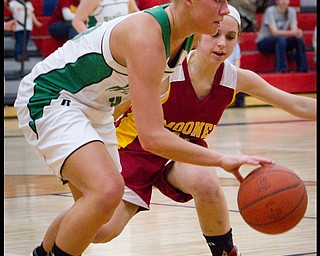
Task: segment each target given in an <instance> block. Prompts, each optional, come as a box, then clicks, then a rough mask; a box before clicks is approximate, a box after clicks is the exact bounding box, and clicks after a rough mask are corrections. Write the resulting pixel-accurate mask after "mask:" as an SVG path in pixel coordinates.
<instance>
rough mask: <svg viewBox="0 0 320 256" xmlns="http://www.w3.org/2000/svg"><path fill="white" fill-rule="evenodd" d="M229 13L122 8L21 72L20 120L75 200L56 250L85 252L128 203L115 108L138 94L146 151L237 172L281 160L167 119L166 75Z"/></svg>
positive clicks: (203, 0)
mask: <svg viewBox="0 0 320 256" xmlns="http://www.w3.org/2000/svg"><path fill="white" fill-rule="evenodd" d="M228 13H229V9H228V6H227V1H226V0H214V1H213V0H199V1H190V0H174V1H173V2H172V4H170V5H168V6H159V7H156V8H152V9H149V10H145V11H143V12H137V13H133V14H130V15H125V16H121V17H118V18H116V19H113V20H111V21H109V22H105V23H102V24H101V25H100V26H95V27H93V28H92V29H89V30H86V31H85V32H83V33H82V34H79V35H78V36H76V37H74V38H73V39H72V40H69V41H68V42H66V43H65V44H64V45H63V46H62V47H61V48H59V49H57V50H56V51H55V52H54V53H52V54H51V55H49V56H48V57H47V58H46V59H44V60H43V61H41V62H39V63H37V64H36V65H35V67H34V68H33V69H32V71H31V73H30V74H28V75H26V76H25V77H24V78H23V79H22V81H21V83H20V85H19V89H18V94H17V99H16V102H15V108H16V110H17V117H18V120H19V126H20V127H21V128H22V130H23V132H24V134H25V137H26V139H27V141H28V142H29V143H30V144H32V145H34V146H35V148H36V150H37V151H38V152H39V153H40V155H41V156H42V157H43V159H44V160H45V162H46V163H47V165H48V167H49V168H50V169H51V170H52V171H53V172H54V173H55V175H56V176H57V177H58V178H59V179H60V180H61V181H62V182H63V183H65V182H68V184H69V187H70V189H71V191H72V194H73V197H74V199H75V203H74V205H73V206H72V207H71V208H70V209H69V211H68V212H67V213H66V214H65V215H64V216H63V219H62V221H61V224H60V225H59V226H58V228H57V229H58V230H57V232H56V236H55V242H54V245H53V246H52V249H51V250H50V252H49V254H51V255H55V256H59V255H80V254H82V253H83V252H84V250H85V249H86V248H87V247H88V245H89V244H90V243H91V242H92V241H93V239H94V237H95V235H96V234H97V232H98V231H99V229H100V228H101V226H102V225H103V224H104V223H106V222H108V220H110V218H111V217H112V215H113V213H114V211H115V209H116V208H117V206H118V204H119V203H120V201H121V198H122V196H123V193H124V181H123V178H122V176H121V174H120V172H121V166H120V162H119V155H118V151H117V146H118V145H117V139H116V136H115V127H114V123H113V122H114V119H113V116H112V114H113V110H114V107H115V106H116V105H118V104H121V103H122V102H124V101H126V100H127V99H128V98H129V97H130V100H131V104H132V108H133V110H134V111H135V122H136V128H137V132H138V134H139V137H140V142H141V145H142V147H143V148H144V149H145V150H147V151H150V152H152V153H154V154H157V155H159V156H162V157H165V158H168V159H172V160H174V161H179V162H186V163H190V164H195V165H203V166H219V167H221V168H223V169H224V170H226V171H228V172H230V173H232V174H234V175H235V176H236V177H237V178H238V179H241V178H240V177H241V175H240V173H239V168H240V167H241V166H242V165H243V164H250V165H265V164H271V163H273V161H272V160H269V159H267V158H264V157H259V156H246V155H227V154H221V153H219V152H216V151H214V150H211V149H208V148H204V147H202V146H198V145H195V144H193V143H190V142H188V141H185V140H183V139H182V138H179V137H178V136H176V135H175V134H173V133H171V132H170V131H168V130H167V129H166V128H165V127H164V126H163V113H162V106H161V101H160V98H159V95H160V94H161V91H160V88H161V86H160V85H161V82H162V81H164V80H166V79H167V77H168V76H169V75H170V74H171V73H172V72H173V71H174V70H175V68H176V67H177V66H179V64H180V63H181V62H182V61H183V60H184V58H185V56H186V54H187V52H188V51H189V50H190V49H191V46H192V43H193V34H194V33H205V34H215V33H216V32H217V29H218V28H219V26H220V22H221V21H222V20H223V16H224V15H226V14H228ZM141 46H144V48H143V51H141V48H140V47H141Z"/></svg>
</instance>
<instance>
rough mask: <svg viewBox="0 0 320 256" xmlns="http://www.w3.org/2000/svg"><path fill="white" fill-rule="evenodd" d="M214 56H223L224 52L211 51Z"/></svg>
mask: <svg viewBox="0 0 320 256" xmlns="http://www.w3.org/2000/svg"><path fill="white" fill-rule="evenodd" d="M213 53H214V54H215V55H216V56H219V57H223V56H224V55H225V53H224V52H213Z"/></svg>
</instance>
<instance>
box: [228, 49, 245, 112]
mask: <svg viewBox="0 0 320 256" xmlns="http://www.w3.org/2000/svg"><path fill="white" fill-rule="evenodd" d="M240 59H241V49H240V45H239V43H237V44H236V46H235V48H234V50H233V52H232V54H231V55H230V56H229V57H228V58H227V59H226V61H229V62H230V63H232V64H233V65H235V66H236V67H238V68H240V63H241V60H240ZM244 97H245V93H243V92H238V93H237V94H236V101H235V106H236V107H244Z"/></svg>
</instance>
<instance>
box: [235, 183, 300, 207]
mask: <svg viewBox="0 0 320 256" xmlns="http://www.w3.org/2000/svg"><path fill="white" fill-rule="evenodd" d="M301 184H302V182H301V181H299V183H297V184H294V185H293V186H290V187H286V188H283V189H280V190H276V191H274V192H272V193H270V194H267V195H265V196H262V197H259V198H257V199H256V200H254V201H252V202H251V203H250V204H248V205H246V206H244V207H242V208H241V209H239V210H240V212H242V211H244V210H245V209H247V208H248V207H250V206H252V205H254V204H256V203H257V202H259V201H262V200H263V199H266V198H268V197H271V196H274V195H276V194H279V193H282V192H284V191H287V190H291V189H294V188H296V187H299V186H300V185H301ZM239 192H240V191H239ZM304 193H305V192H304Z"/></svg>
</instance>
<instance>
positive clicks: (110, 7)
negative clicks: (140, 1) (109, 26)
mask: <svg viewBox="0 0 320 256" xmlns="http://www.w3.org/2000/svg"><path fill="white" fill-rule="evenodd" d="M129 2H133V4H135V0H125V1H121V2H119V1H116V0H81V3H80V4H79V5H78V8H77V11H76V13H75V16H74V18H73V20H72V25H73V27H74V28H75V29H76V31H77V32H78V33H81V32H83V31H85V30H86V29H87V28H90V27H92V26H95V25H97V24H100V23H102V22H103V21H109V20H112V19H114V18H117V17H119V16H122V15H125V14H128V13H129V11H128V9H129V8H128V5H129ZM131 4H132V3H131Z"/></svg>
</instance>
